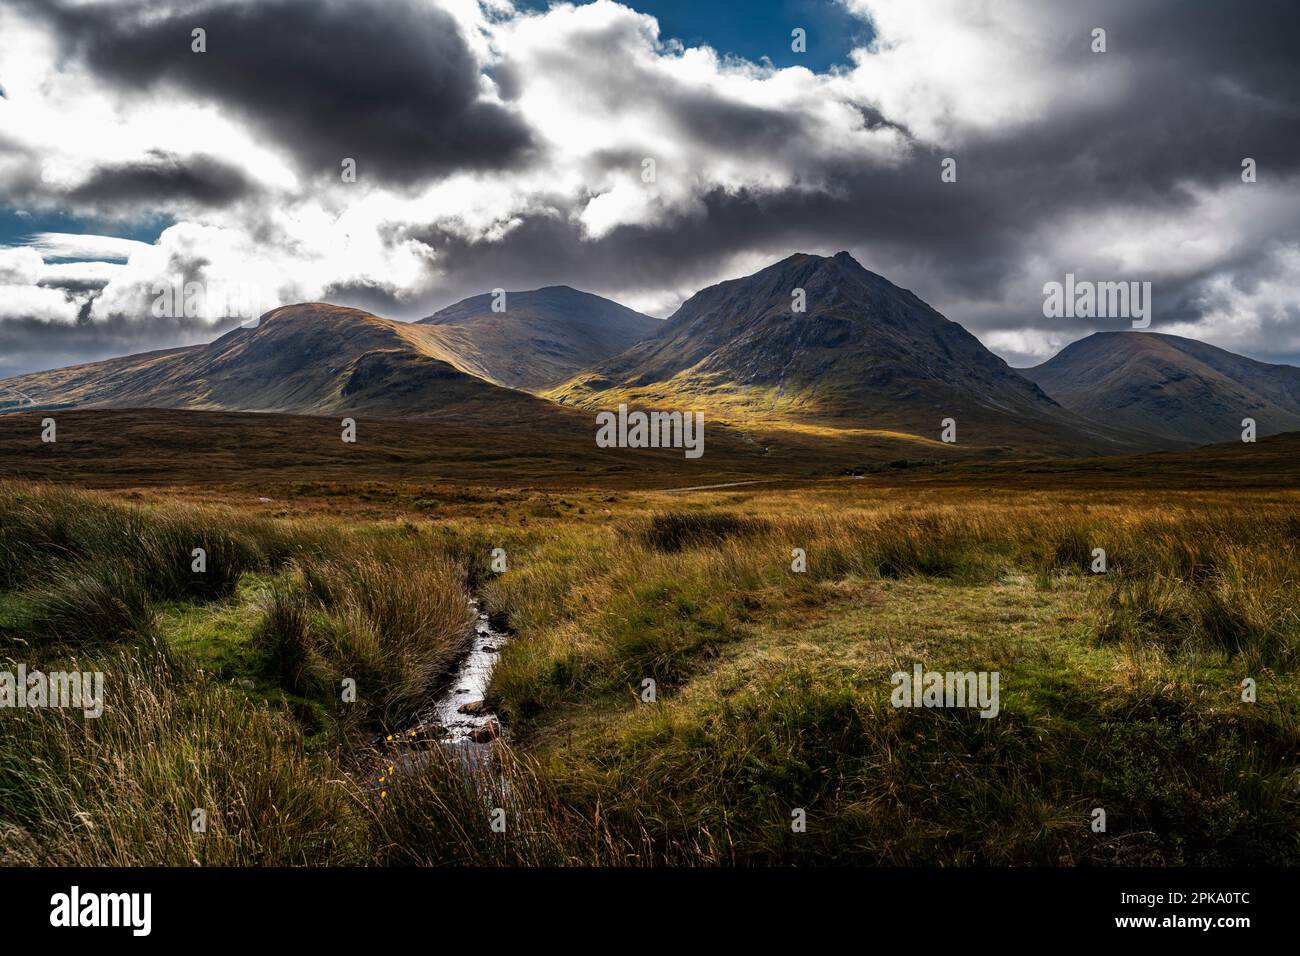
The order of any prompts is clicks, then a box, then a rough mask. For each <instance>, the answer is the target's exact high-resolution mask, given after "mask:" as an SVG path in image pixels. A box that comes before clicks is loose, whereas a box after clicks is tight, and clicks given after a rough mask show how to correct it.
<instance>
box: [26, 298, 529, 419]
mask: <svg viewBox="0 0 1300 956" xmlns="http://www.w3.org/2000/svg"><path fill="white" fill-rule="evenodd" d="M3 385H4V386H6V387H9V388H12V389H16V390H18V391H19V392H21V393H23V394H25V395H26V396H27V397H28V398H29V399H31V400H32V401H33V402H35V403H36V404H38V405H77V406H86V407H112V408H133V407H136V408H189V409H220V410H225V411H262V412H294V413H299V414H326V413H335V412H340V411H358V412H369V413H371V414H374V415H382V416H386V417H407V416H419V417H435V416H443V415H448V414H451V413H456V414H459V415H462V416H469V415H471V414H476V413H482V414H492V415H495V416H497V420H499V419H500V418H502V417H503V416H506V417H508V416H509V415H512V414H527V413H529V412H532V411H545V410H547V409H549V408H550V406H549V405H548V403H546V402H543V401H542V400H540V399H535V398H533V397H531V396H529V395H525V394H523V393H522V392H517V391H514V390H512V389H507V388H502V387H500V386H498V385H493V384H491V383H489V382H485V381H482V380H481V379H479V378H477V377H475V376H474V375H473V374H471V373H469V372H467V371H465V370H464V369H463V368H461V367H459V365H458V360H457V358H456V356H455V355H454V354H453V353H452V352H451V351H450V350H448V349H447V348H446V347H445V346H444V345H443V343H442V342H441V341H440V340H439V336H438V330H437V329H435V328H431V327H428V326H419V325H412V324H409V323H405V322H394V321H391V320H389V319H382V318H379V317H378V316H375V315H371V314H370V313H368V312H362V311H361V310H359V309H348V308H342V307H340V306H333V305H323V304H320V303H307V304H303V305H291V306H284V307H283V308H279V309H274V310H272V311H271V312H268V313H266V315H264V316H263V317H262V318H261V320H260V321H259V323H258V325H257V326H256V327H255V328H242V327H241V328H237V329H234V330H232V331H230V332H227V333H226V334H225V335H223V336H221V337H220V338H218V339H216V340H215V341H213V342H210V343H208V344H206V345H195V346H190V347H187V348H178V349H167V350H165V351H159V352H147V353H144V354H142V355H133V356H128V357H125V358H116V359H109V360H107V361H103V362H91V363H89V364H85V365H76V366H73V367H71V368H65V369H59V370H56V371H52V372H37V373H33V374H30V375H22V376H18V377H16V378H12V379H8V380H7V381H5V382H4V383H3ZM8 394H12V393H8Z"/></svg>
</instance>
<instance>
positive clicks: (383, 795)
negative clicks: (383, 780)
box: [379, 790, 388, 800]
mask: <svg viewBox="0 0 1300 956" xmlns="http://www.w3.org/2000/svg"><path fill="white" fill-rule="evenodd" d="M387 796H388V791H387V790H380V791H379V798H380V799H381V800H382V799H383V798H385V797H387Z"/></svg>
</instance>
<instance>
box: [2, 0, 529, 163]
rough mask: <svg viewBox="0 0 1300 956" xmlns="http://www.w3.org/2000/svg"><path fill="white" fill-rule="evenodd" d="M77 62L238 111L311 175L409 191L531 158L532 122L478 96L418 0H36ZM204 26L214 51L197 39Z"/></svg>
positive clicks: (472, 65) (444, 31)
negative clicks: (165, 6) (343, 170)
mask: <svg viewBox="0 0 1300 956" xmlns="http://www.w3.org/2000/svg"><path fill="white" fill-rule="evenodd" d="M27 2H28V4H29V6H31V7H32V8H33V9H35V10H37V11H40V12H43V13H45V14H46V15H47V16H48V17H49V18H50V19H51V20H52V22H54V23H55V24H56V26H57V28H58V29H59V31H60V33H61V35H62V37H63V38H64V40H65V41H66V42H67V44H68V48H69V50H70V51H71V52H72V53H73V55H75V56H78V57H80V58H82V59H83V60H84V61H85V63H86V64H87V65H88V66H89V68H90V69H91V70H93V71H94V72H95V73H96V74H97V75H98V76H99V77H101V78H102V79H104V80H105V81H107V82H109V83H111V84H113V85H115V86H117V87H119V88H122V89H123V90H125V89H135V88H139V87H165V86H172V87H176V88H180V89H183V90H185V91H187V92H189V93H191V94H194V95H197V96H200V97H203V98H207V99H211V100H215V101H218V102H220V103H222V104H224V105H226V106H228V107H231V108H233V109H235V110H238V111H239V112H241V113H242V114H243V115H244V116H245V117H246V118H247V119H248V120H249V121H250V122H251V123H253V124H254V125H255V126H257V127H258V128H259V129H260V130H261V131H262V132H263V133H264V134H266V135H268V136H270V137H272V138H273V139H274V140H275V141H277V142H278V143H280V144H281V145H282V146H283V147H285V148H286V149H288V150H289V151H291V152H292V153H293V155H294V156H295V157H296V158H297V159H298V161H299V163H300V164H301V166H302V167H303V168H304V169H305V170H308V171H310V172H313V173H328V174H330V175H333V176H338V174H339V170H340V163H341V162H342V160H343V159H344V158H353V159H355V160H356V161H357V167H358V175H359V176H376V177H380V178H381V179H383V180H386V181H392V182H396V183H411V182H416V181H419V180H423V179H426V178H430V177H434V176H437V175H439V174H442V173H446V172H448V171H451V170H455V169H461V168H471V167H472V168H479V169H483V168H500V167H505V166H509V165H511V164H513V163H516V162H519V161H520V160H521V158H522V157H523V156H524V155H525V154H526V153H527V152H528V149H529V145H530V139H529V134H528V130H527V127H526V125H525V124H524V123H523V122H522V120H520V119H519V118H517V117H515V116H514V115H513V114H512V113H510V112H509V111H507V110H505V109H503V108H502V107H500V106H498V105H495V104H493V103H490V102H486V101H483V100H481V99H480V97H479V75H480V74H479V69H478V65H477V63H476V62H475V59H474V56H473V54H472V53H471V52H470V50H469V48H468V47H467V46H466V44H465V40H464V38H463V37H462V36H461V34H460V32H459V30H458V28H457V24H456V22H455V21H454V20H453V19H452V17H451V16H450V15H449V14H447V13H446V12H445V11H442V10H439V9H436V8H431V7H428V6H425V5H417V4H415V3H413V2H409V0H258V2H256V3H246V2H233V0H225V2H222V0H209V2H200V3H195V4H193V5H192V6H191V7H189V8H187V9H186V10H185V12H183V13H175V12H172V13H170V14H168V15H162V16H159V15H157V12H156V10H154V9H153V8H152V6H151V5H150V4H144V3H127V4H121V3H118V4H103V3H99V4H93V5H90V6H85V5H73V4H69V3H66V2H58V0H53V2H50V0H39V2H37V0H27ZM195 28H202V29H204V30H206V31H207V52H206V53H201V54H200V53H194V52H192V51H191V38H190V35H191V31H192V30H193V29H195Z"/></svg>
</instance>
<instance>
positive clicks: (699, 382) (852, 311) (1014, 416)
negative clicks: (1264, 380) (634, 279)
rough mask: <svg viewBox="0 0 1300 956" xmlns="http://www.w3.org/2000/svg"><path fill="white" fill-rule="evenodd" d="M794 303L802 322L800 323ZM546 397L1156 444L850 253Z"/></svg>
mask: <svg viewBox="0 0 1300 956" xmlns="http://www.w3.org/2000/svg"><path fill="white" fill-rule="evenodd" d="M797 290H803V293H804V296H805V302H806V311H804V312H802V313H796V312H794V311H793V309H792V302H793V301H794V300H793V295H794V294H795V293H796V291H797ZM546 394H547V395H548V396H549V397H552V398H554V399H556V400H558V401H562V402H565V403H571V404H577V405H583V406H587V407H612V406H614V405H616V404H618V403H621V402H627V403H629V404H634V405H641V406H654V405H671V406H675V407H679V408H680V407H688V408H696V407H698V408H701V409H704V410H706V411H707V412H708V413H709V414H710V415H712V416H713V417H723V418H727V419H731V420H734V421H740V422H745V421H749V422H755V421H768V422H771V421H775V420H783V421H786V422H789V423H790V424H791V425H792V426H794V427H803V428H819V427H823V428H824V427H830V428H838V429H845V428H855V427H857V428H865V429H879V430H897V431H902V432H909V433H913V434H916V435H922V436H929V437H931V438H938V437H939V434H940V431H941V422H942V420H943V419H945V418H954V419H956V421H957V429H958V432H957V438H958V442H973V443H976V444H981V445H1010V446H1014V447H1016V448H1019V449H1024V450H1043V451H1060V450H1066V449H1068V450H1071V451H1099V452H1106V451H1110V452H1113V451H1117V450H1132V449H1134V448H1139V447H1144V446H1145V447H1151V442H1150V439H1149V437H1144V436H1140V435H1135V434H1132V433H1124V432H1121V431H1118V430H1115V429H1112V428H1109V427H1107V426H1104V425H1098V424H1096V423H1092V422H1088V421H1086V420H1084V419H1081V418H1080V417H1079V416H1077V415H1075V414H1073V413H1071V412H1069V411H1068V410H1066V409H1064V408H1062V407H1061V406H1060V405H1058V404H1057V403H1056V402H1055V401H1053V400H1052V399H1051V398H1049V397H1048V396H1047V395H1046V394H1044V393H1043V391H1042V390H1040V389H1039V388H1038V386H1037V385H1035V384H1034V383H1032V382H1030V381H1028V380H1027V379H1025V378H1023V377H1021V376H1020V375H1018V374H1016V372H1015V371H1013V370H1012V369H1011V368H1010V367H1009V366H1008V365H1007V364H1006V362H1004V361H1003V360H1002V359H1000V358H998V357H997V356H996V355H994V354H993V353H992V352H990V351H989V350H988V349H986V348H985V347H984V346H983V345H982V344H981V343H980V341H979V340H978V339H977V338H975V336H973V335H971V334H970V333H969V332H967V331H966V330H965V329H964V328H962V327H961V326H960V325H958V324H957V323H955V322H951V321H949V320H948V319H946V318H944V317H943V316H942V315H940V314H939V313H938V312H936V311H935V310H934V309H932V308H931V307H930V306H928V305H927V304H926V303H925V302H923V301H921V299H919V298H918V297H917V296H915V295H913V294H912V293H911V292H909V291H907V290H905V289H900V288H899V287H897V286H895V285H894V284H893V283H891V282H889V281H888V280H886V279H884V278H882V277H881V276H879V275H876V274H875V273H873V272H869V271H868V270H866V269H864V268H863V267H862V266H861V265H859V264H858V263H857V262H856V261H855V260H854V259H853V257H852V256H850V255H849V254H848V253H847V252H841V253H838V254H837V255H835V256H832V257H823V256H815V255H806V254H797V255H793V256H790V257H789V258H787V259H784V260H782V261H781V262H778V263H776V264H774V265H772V266H769V267H767V268H766V269H763V270H761V271H759V272H757V273H755V274H753V275H751V276H747V277H745V278H741V279H733V280H730V281H727V282H722V283H719V284H718V285H715V286H711V287H709V288H707V289H704V290H703V291H701V292H699V293H697V294H696V295H694V296H692V297H691V298H690V299H688V300H687V301H686V302H685V303H684V304H683V305H682V307H681V308H680V309H678V311H677V312H676V313H675V314H673V315H672V316H671V317H670V318H669V319H668V320H667V323H666V325H665V327H664V329H663V331H661V332H660V334H659V335H657V336H655V337H654V338H652V339H648V340H646V341H643V342H641V343H638V344H637V345H634V346H632V347H631V348H630V349H628V350H627V351H625V352H623V353H622V354H621V355H617V356H615V357H614V358H611V359H607V360H605V361H603V362H599V363H597V364H596V365H595V366H594V367H593V368H592V369H590V370H588V371H586V372H584V373H581V374H579V375H577V376H575V377H574V378H572V379H570V380H569V381H568V382H565V383H563V384H562V385H560V386H558V387H556V388H554V389H552V390H550V391H549V392H547V393H546ZM1158 444H1163V443H1158Z"/></svg>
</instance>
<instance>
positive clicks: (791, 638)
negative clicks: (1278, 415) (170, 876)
mask: <svg viewBox="0 0 1300 956" xmlns="http://www.w3.org/2000/svg"><path fill="white" fill-rule="evenodd" d="M1178 460H1180V461H1181V460H1182V459H1178ZM1081 473H1085V474H1086V469H1082V468H1081V469H1079V470H1078V471H1071V470H1069V469H1067V468H1065V467H1064V466H1060V467H1057V468H1056V469H1055V474H1056V476H1057V477H1058V478H1059V479H1060V480H1059V481H1058V482H1057V486H1056V487H1044V484H1045V483H1046V484H1050V483H1051V482H1050V480H1051V478H1052V473H1050V472H1049V473H1046V474H1045V473H1044V472H1041V471H1040V472H1036V473H1032V474H1031V473H1025V472H1022V471H1017V470H1015V469H1007V470H1005V471H1003V472H1002V473H999V474H990V473H989V472H987V471H980V472H979V473H978V474H970V475H968V476H967V477H965V478H962V477H961V476H960V475H957V476H952V475H949V476H946V477H944V476H930V477H918V478H917V479H916V480H911V481H907V480H901V479H899V478H898V475H897V474H895V473H894V472H893V470H889V471H886V472H882V473H879V474H868V475H867V476H866V477H864V478H858V479H854V478H840V479H834V480H822V481H805V482H803V483H802V484H797V483H790V482H785V483H783V482H773V483H771V484H761V485H752V486H745V487H739V488H730V489H718V490H712V491H701V492H688V493H667V492H656V491H647V490H636V489H628V488H619V487H614V486H609V487H575V488H570V489H564V490H561V491H556V490H535V489H530V488H527V487H518V486H516V487H512V488H492V487H490V486H486V485H483V484H478V485H475V486H466V485H453V484H442V485H428V486H421V485H411V484H402V483H385V482H373V481H371V482H365V483H360V484H356V485H338V484H335V483H333V482H330V481H321V480H317V479H316V478H314V477H313V476H311V475H309V474H308V475H302V476H300V477H298V478H290V477H288V476H281V477H279V478H277V479H276V480H275V481H270V482H267V483H266V484H265V486H264V487H260V488H253V489H250V488H248V487H243V486H241V487H224V488H222V487H213V488H207V489H201V488H186V489H154V490H135V491H110V492H84V491H76V490H73V489H72V488H70V487H69V486H67V485H55V484H44V485H36V484H30V483H26V482H17V483H10V484H7V485H4V486H3V487H2V488H0V657H4V658H8V659H9V661H10V664H9V665H6V666H9V667H13V666H16V664H17V663H19V662H22V663H25V664H26V665H27V666H28V667H29V668H31V667H36V666H40V667H44V668H46V669H53V668H56V667H70V665H71V663H72V662H74V661H75V663H76V664H77V665H78V667H79V669H81V670H93V669H101V670H103V671H105V673H106V684H105V690H106V696H107V701H106V706H105V713H104V716H102V717H100V718H98V719H94V720H87V719H84V718H83V717H82V716H81V714H80V712H64V711H56V710H36V711H34V710H3V711H0V858H2V859H3V861H4V862H7V863H10V864H36V863H45V864H48V863H68V864H73V863H80V864H91V865H98V864H149V863H156V864H170V865H192V864H193V863H200V864H204V865H222V864H288V865H297V864H388V863H452V864H553V863H570V864H629V863H630V864H641V863H651V864H791V863H799V864H808V863H839V864H843V863H854V864H977V863H982V864H1065V865H1070V864H1138V863H1157V864H1160V863H1164V864H1178V863H1189V864H1214V863H1242V864H1254V863H1261V864H1263V863H1295V862H1298V861H1300V722H1298V720H1297V717H1298V716H1300V680H1297V664H1298V663H1300V661H1298V660H1297V655H1298V652H1300V643H1298V641H1300V615H1298V612H1297V610H1296V609H1297V593H1296V589H1297V585H1296V582H1297V581H1298V580H1300V501H1298V500H1297V492H1296V491H1295V490H1293V489H1292V488H1290V487H1287V486H1285V485H1284V484H1283V483H1279V484H1278V485H1277V486H1276V487H1268V486H1267V483H1261V486H1258V487H1254V488H1251V489H1249V490H1245V491H1243V490H1232V489H1231V488H1225V487H1213V486H1214V485H1216V484H1219V485H1223V486H1228V485H1230V483H1231V475H1228V474H1225V475H1223V476H1222V478H1223V480H1222V481H1221V482H1205V485H1206V486H1207V487H1208V488H1209V489H1210V490H1196V489H1195V488H1194V487H1188V486H1189V485H1195V484H1196V483H1197V482H1199V472H1198V473H1197V475H1198V477H1196V480H1194V481H1193V480H1188V481H1182V482H1181V483H1180V482H1177V481H1172V480H1165V479H1162V478H1161V477H1160V475H1159V473H1157V472H1155V471H1153V472H1152V473H1151V475H1150V480H1149V481H1148V482H1147V485H1148V487H1146V488H1142V487H1129V488H1116V487H1107V486H1106V480H1105V477H1104V476H1099V480H1098V481H1096V482H1094V484H1096V485H1098V486H1099V487H1097V488H1089V487H1088V481H1087V480H1086V479H1085V478H1080V477H1079V475H1080V474H1081ZM750 477H751V478H758V477H762V476H761V475H752V474H751V475H750ZM262 499H267V500H262ZM195 547H203V548H204V549H205V551H206V554H207V571H206V572H205V573H204V574H202V575H199V574H195V573H193V572H192V570H191V567H192V563H191V562H192V558H191V554H192V550H193V548H195ZM497 548H500V549H504V551H505V555H506V564H507V570H506V571H505V572H504V573H497V572H495V571H494V570H493V568H492V566H491V555H492V552H493V550H494V549H497ZM1095 548H1103V549H1105V551H1106V556H1107V570H1106V572H1105V573H1104V574H1096V573H1093V571H1092V563H1093V560H1094V557H1093V551H1094V549H1095ZM795 549H801V550H802V551H803V552H804V553H805V554H806V559H807V568H806V570H805V571H803V572H796V571H794V570H792V568H791V564H792V555H793V552H794V550H795ZM471 591H473V592H476V593H478V594H479V595H480V596H481V597H482V599H483V602H484V605H485V607H486V608H487V609H488V610H489V611H490V613H492V614H493V616H494V617H495V618H496V619H497V620H498V621H500V622H502V623H503V624H505V625H507V626H508V627H509V628H510V629H511V630H512V631H513V633H514V637H513V639H512V640H511V641H510V642H509V643H508V644H507V645H506V646H505V647H504V649H503V651H502V653H501V656H500V662H499V664H498V666H497V670H496V672H495V675H494V679H493V684H492V689H491V693H490V703H491V704H492V705H493V706H494V707H495V708H496V709H497V711H498V713H499V714H500V717H501V719H502V722H503V724H504V725H505V727H506V728H507V730H508V734H509V743H508V744H504V743H499V744H497V745H495V746H496V750H497V767H498V775H496V776H494V777H493V778H492V779H491V780H490V783H489V789H490V791H491V792H489V793H488V794H487V795H486V800H485V799H484V798H483V797H481V796H480V795H479V794H477V793H476V792H475V790H474V787H473V785H472V784H471V783H470V782H468V781H467V780H466V778H465V777H464V775H463V774H462V773H461V771H460V770H459V769H458V768H457V766H455V765H454V763H451V762H449V761H446V760H443V759H441V758H440V757H439V755H438V751H437V750H436V749H435V750H431V751H428V753H430V754H431V755H432V756H431V759H428V760H425V761H421V762H413V761H406V762H405V763H402V767H398V768H397V771H396V772H395V773H392V774H390V773H388V772H387V766H396V765H397V764H398V763H399V762H401V757H402V754H401V752H400V750H401V748H397V749H394V750H388V749H384V747H386V746H387V745H383V746H381V750H380V753H379V754H378V755H376V753H375V751H374V744H373V741H374V740H375V739H376V737H378V739H379V740H381V741H382V740H383V738H384V737H385V736H387V735H388V734H389V733H392V734H394V735H396V736H400V734H401V728H403V727H404V726H405V722H406V721H409V720H410V719H411V718H412V716H413V715H414V714H415V713H416V712H417V711H418V710H419V708H420V705H421V703H422V702H423V701H425V700H427V698H428V695H429V693H430V691H431V689H432V688H434V687H436V686H438V684H439V681H440V680H441V679H442V678H443V675H445V674H446V672H447V670H448V668H449V666H450V665H451V663H452V662H454V660H455V658H456V655H457V654H458V652H459V651H460V650H461V649H462V648H463V645H464V640H465V638H466V626H467V624H468V617H469V612H468V610H467V605H466V596H467V594H468V593H470V592H471ZM917 662H919V663H921V664H923V665H924V667H925V668H926V669H928V670H940V671H946V670H960V671H997V672H998V673H999V675H1000V690H1001V700H1000V711H999V714H998V716H997V717H995V718H992V719H982V718H980V717H979V716H978V714H977V713H975V712H974V711H972V710H947V709H896V708H894V707H893V706H891V704H890V691H891V689H892V687H891V682H890V675H891V674H892V673H894V672H895V671H898V670H903V671H906V672H909V673H910V671H911V668H912V666H913V664H914V663H917ZM0 669H3V668H0ZM347 678H351V679H353V680H355V681H356V683H357V688H358V698H357V701H356V703H344V702H343V701H342V700H341V699H340V698H341V694H340V687H341V686H342V681H343V680H344V679H347ZM647 679H649V680H653V681H654V682H655V683H654V686H655V699H654V701H653V702H648V701H647V700H646V699H645V693H644V689H645V687H646V686H647V685H646V684H645V681H646V680H647ZM1246 679H1250V680H1251V681H1253V682H1254V686H1255V688H1256V694H1257V696H1256V699H1255V700H1254V702H1246V701H1243V699H1242V696H1243V693H1242V682H1243V680H1246ZM377 757H378V758H389V759H388V760H385V759H377ZM394 757H395V758H396V759H393V758H394ZM376 766H379V768H380V769H379V770H378V771H375V767H376ZM403 768H406V769H403ZM376 773H377V774H378V776H376ZM379 777H383V778H384V779H383V780H380V779H378V778H379ZM494 807H502V808H504V809H505V810H506V811H507V813H506V817H507V826H506V832H505V833H504V834H501V833H494V832H493V831H492V829H491V826H490V814H491V810H492V809H493V808H494ZM193 808H204V809H205V810H206V811H207V815H208V829H207V832H206V833H202V834H197V833H194V832H192V831H191V829H190V821H191V816H190V814H191V810H192V809H193ZM1098 808H1100V809H1102V810H1104V811H1105V819H1106V829H1105V832H1094V830H1093V827H1092V824H1093V820H1094V815H1095V810H1097V809H1098ZM797 810H802V811H804V815H805V816H806V820H807V826H806V830H805V831H804V832H795V830H794V829H793V828H792V826H791V824H792V821H793V820H794V819H795V816H794V814H795V811H797Z"/></svg>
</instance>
